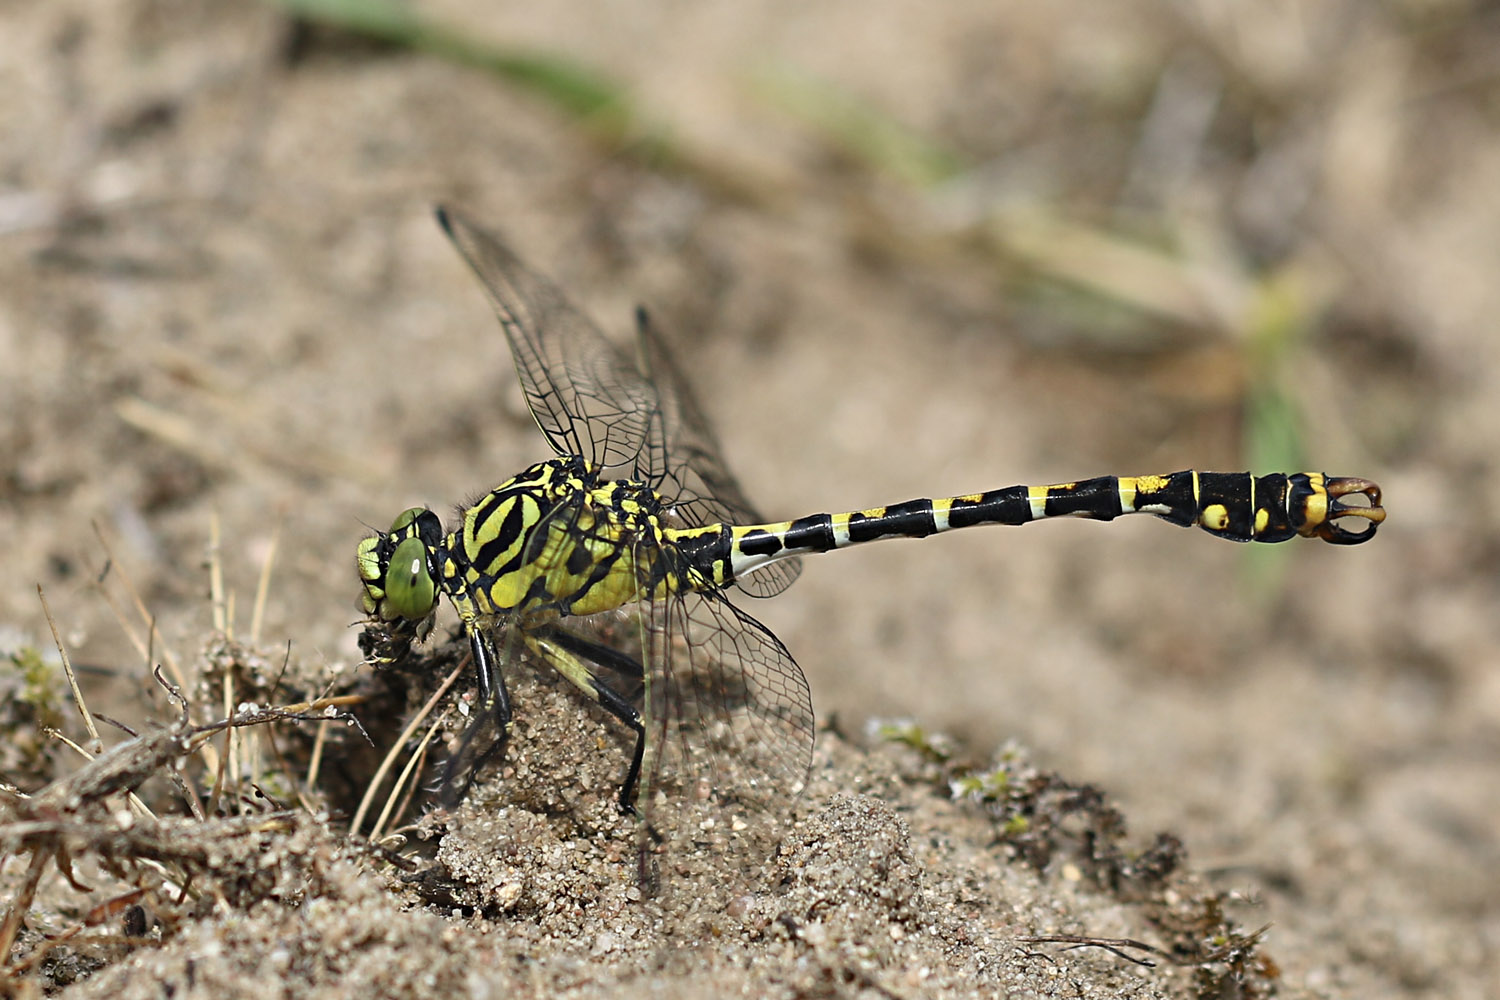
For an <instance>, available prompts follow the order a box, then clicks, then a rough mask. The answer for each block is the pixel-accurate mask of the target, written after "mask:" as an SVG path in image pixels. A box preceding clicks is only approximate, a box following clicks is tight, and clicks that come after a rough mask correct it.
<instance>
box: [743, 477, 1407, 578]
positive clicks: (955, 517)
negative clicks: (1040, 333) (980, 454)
mask: <svg viewBox="0 0 1500 1000" xmlns="http://www.w3.org/2000/svg"><path fill="white" fill-rule="evenodd" d="M1350 494H1360V495H1361V496H1363V497H1365V498H1366V502H1364V503H1355V504H1351V503H1346V502H1345V501H1343V500H1342V499H1340V498H1342V497H1344V496H1348V495H1350ZM1379 504H1380V489H1379V487H1377V486H1375V485H1374V484H1373V483H1370V482H1368V481H1366V480H1363V479H1349V478H1338V477H1328V476H1325V475H1323V474H1322V473H1315V472H1314V473H1305V472H1298V473H1292V474H1286V473H1280V472H1277V473H1272V474H1270V475H1265V476H1253V475H1251V474H1250V473H1248V472H1197V471H1194V470H1187V471H1184V472H1173V473H1170V474H1168V475H1160V476H1100V477H1098V478H1096V479H1083V480H1079V481H1078V482H1075V483H1058V484H1054V485H1051V486H1007V487H1005V488H1003V489H998V490H991V491H990V492H988V493H971V494H969V495H967V496H958V497H942V498H939V499H935V500H929V499H919V500H907V501H905V502H904V503H898V504H892V505H890V506H887V507H875V508H872V509H870V510H861V511H850V512H848V513H843V514H812V515H809V516H807V517H801V518H798V519H797V520H795V521H784V522H781V523H779V524H760V525H736V526H734V527H732V528H731V529H730V532H731V534H732V539H733V540H732V552H731V553H730V556H729V560H728V561H729V564H730V566H729V568H730V570H731V571H732V572H731V578H733V577H739V576H743V575H744V574H746V573H750V572H753V571H754V570H756V569H759V568H760V567H761V566H764V565H766V564H768V563H770V562H774V561H775V560H777V559H782V558H787V557H790V556H796V555H804V554H807V553H812V552H827V551H828V550H830V549H841V548H844V547H846V546H849V545H858V544H860V543H862V542H871V541H875V540H876V539H880V538H925V537H926V536H928V535H933V534H937V533H938V532H942V531H949V530H952V529H955V528H968V527H972V526H975V525H980V524H1010V525H1018V524H1027V523H1029V522H1031V521H1041V520H1045V519H1047V518H1053V517H1080V518H1087V519H1089V520H1093V521H1112V520H1114V519H1115V518H1117V517H1120V516H1122V515H1124V514H1137V513H1139V514H1154V515H1156V516H1157V517H1160V518H1162V519H1163V520H1167V521H1171V522H1172V523H1173V524H1179V525H1182V526H1184V527H1187V526H1192V525H1197V526H1198V527H1200V528H1202V529H1203V530H1204V531H1207V532H1208V533H1209V534H1212V535H1217V536H1219V537H1220V538H1228V539H1230V540H1232V541H1237V542H1283V541H1286V540H1287V539H1289V538H1294V537H1296V536H1298V535H1302V536H1304V537H1313V536H1316V537H1319V538H1322V539H1324V540H1325V541H1329V542H1335V543H1339V544H1355V543H1358V542H1362V541H1364V540H1365V539H1367V538H1369V537H1370V536H1372V535H1373V534H1374V531H1373V530H1371V529H1366V530H1364V531H1350V530H1348V529H1346V528H1344V527H1342V526H1340V525H1338V524H1336V523H1335V522H1336V520H1337V519H1338V518H1341V517H1346V516H1353V517H1358V518H1362V519H1364V520H1366V521H1369V522H1370V524H1371V526H1372V527H1373V526H1374V525H1378V524H1379V523H1380V522H1381V521H1382V520H1384V517H1385V511H1384V510H1382V509H1381V507H1380V506H1379Z"/></svg>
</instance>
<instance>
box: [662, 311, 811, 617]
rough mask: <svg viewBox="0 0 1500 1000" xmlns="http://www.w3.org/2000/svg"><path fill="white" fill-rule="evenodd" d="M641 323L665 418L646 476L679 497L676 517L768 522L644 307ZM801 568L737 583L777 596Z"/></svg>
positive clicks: (770, 570) (792, 563)
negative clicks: (727, 461)
mask: <svg viewBox="0 0 1500 1000" xmlns="http://www.w3.org/2000/svg"><path fill="white" fill-rule="evenodd" d="M636 327H637V329H638V331H639V333H640V352H641V359H642V360H641V364H642V368H643V369H644V371H645V372H646V373H647V378H648V379H649V380H650V381H651V383H652V384H653V385H655V386H656V388H657V394H658V398H659V400H660V417H659V419H656V420H653V421H652V422H651V424H650V426H649V427H648V428H647V433H646V445H645V448H644V449H643V450H642V452H641V460H642V464H643V466H644V472H645V474H644V476H643V478H644V479H645V481H646V482H648V483H651V484H652V485H653V486H654V487H655V488H656V490H657V492H659V493H661V494H662V495H663V496H665V497H667V498H668V499H671V500H673V501H674V503H673V509H674V511H675V513H676V516H677V517H678V518H679V519H681V520H682V521H683V522H684V523H685V524H688V525H692V526H695V527H696V526H701V525H705V524H761V523H764V522H765V520H766V519H765V517H764V516H762V515H761V513H760V512H759V511H758V510H756V509H755V507H754V506H753V505H752V504H751V503H750V501H749V499H748V498H746V496H745V491H744V490H743V489H741V487H740V484H739V481H738V480H737V479H735V477H734V475H733V474H732V473H731V472H730V471H729V467H728V466H727V465H726V464H725V462H724V457H723V456H724V453H723V450H722V449H721V448H720V447H719V441H718V438H717V437H716V436H715V435H714V432H713V430H712V428H711V427H710V426H709V423H708V419H707V418H706V417H705V416H704V414H703V409H702V407H700V406H699V405H698V400H697V398H696V397H695V396H694V395H693V391H692V389H691V388H690V387H689V386H688V382H687V379H686V378H685V377H683V374H682V370H681V369H680V368H679V367H678V366H677V363H676V362H675V361H673V360H672V355H671V352H669V351H668V350H667V348H666V344H665V343H664V342H663V340H662V337H661V334H660V333H659V332H657V330H656V328H655V326H653V325H652V323H651V318H650V316H649V315H647V313H646V311H645V310H644V309H638V310H636ZM801 572H802V560H800V559H797V558H791V559H782V560H779V561H777V562H774V563H771V564H770V565H768V566H766V567H764V568H763V569H760V570H757V571H756V572H754V573H752V574H750V575H749V576H747V577H745V578H744V579H742V580H736V581H735V586H736V587H738V588H739V589H740V590H741V591H743V592H744V593H746V594H748V595H750V596H751V597H774V596H775V595H777V594H779V593H781V592H782V591H783V590H785V589H786V588H787V587H789V586H791V584H792V581H793V580H795V579H797V576H798V574H799V573H801Z"/></svg>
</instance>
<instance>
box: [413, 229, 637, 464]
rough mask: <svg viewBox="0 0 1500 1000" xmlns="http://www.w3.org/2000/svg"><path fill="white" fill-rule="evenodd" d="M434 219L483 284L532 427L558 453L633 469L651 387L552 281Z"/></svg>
mask: <svg viewBox="0 0 1500 1000" xmlns="http://www.w3.org/2000/svg"><path fill="white" fill-rule="evenodd" d="M437 217H438V222H439V223H440V224H441V225H442V227H443V230H444V231H445V232H446V233H447V234H448V238H449V239H451V240H452V241H453V245H454V246H456V247H457V248H458V250H459V253H461V254H463V256H464V259H465V260H467V261H468V262H469V266H470V267H472V268H473V269H474V273H475V274H477V275H478V276H479V280H480V281H481V282H482V283H483V284H484V287H485V291H486V292H488V294H489V298H490V302H491V303H492V304H493V305H494V307H495V312H496V313H497V314H498V315H499V317H500V324H501V326H503V327H504V328H505V336H506V337H507V338H508V339H509V340H510V349H511V353H512V354H513V355H514V356H515V361H516V373H517V374H518V375H519V376H520V378H521V387H522V389H524V390H525V392H526V401H527V404H528V405H529V406H530V407H531V413H532V416H534V417H535V418H536V422H537V426H538V427H540V428H541V430H542V433H543V434H544V435H546V438H547V441H548V442H549V443H550V444H551V445H552V449H553V451H555V452H557V453H558V454H559V455H579V456H582V457H583V458H587V459H589V460H591V461H593V462H595V463H597V464H598V465H600V466H602V467H604V468H605V469H616V470H618V469H620V468H627V469H631V470H634V469H635V468H636V466H637V462H638V459H639V457H640V455H641V449H642V447H643V446H644V444H645V441H646V435H647V427H648V425H650V424H651V422H652V420H653V418H654V416H655V415H656V414H657V413H658V412H659V411H660V406H661V404H660V401H659V399H658V398H657V392H656V389H655V387H653V386H652V385H651V383H650V382H648V381H647V380H646V379H644V378H642V377H641V373H640V372H639V371H637V370H636V367H635V366H634V365H633V364H631V363H630V362H629V361H628V360H626V358H625V357H624V356H623V355H622V354H621V353H620V352H619V351H618V350H616V349H615V347H614V346H613V345H612V344H610V342H609V341H607V340H605V339H604V335H603V334H601V333H600V332H599V330H598V328H597V327H595V326H594V324H593V322H592V321H590V320H589V318H588V317H587V316H585V315H583V313H581V312H579V311H578V310H577V309H575V308H574V307H573V306H572V304H571V303H569V302H568V300H567V299H566V297H564V295H563V293H562V292H561V291H560V290H559V289H558V288H557V286H555V285H553V284H552V282H550V281H548V280H547V279H546V278H543V277H541V276H540V275H537V274H533V273H532V272H531V271H530V270H528V269H527V267H526V266H525V265H524V264H522V263H521V261H520V259H519V258H517V257H516V255H515V254H513V253H511V252H510V250H509V249H507V248H506V247H505V246H504V245H503V244H502V243H501V242H500V241H499V240H498V239H496V238H495V237H494V236H492V235H491V234H490V233H488V232H486V231H485V230H483V229H481V228H479V227H478V226H476V225H474V224H473V223H471V222H469V221H468V220H467V219H465V218H464V217H463V216H461V215H459V214H457V213H455V212H453V211H451V210H448V209H445V208H441V207H439V208H438V210H437Z"/></svg>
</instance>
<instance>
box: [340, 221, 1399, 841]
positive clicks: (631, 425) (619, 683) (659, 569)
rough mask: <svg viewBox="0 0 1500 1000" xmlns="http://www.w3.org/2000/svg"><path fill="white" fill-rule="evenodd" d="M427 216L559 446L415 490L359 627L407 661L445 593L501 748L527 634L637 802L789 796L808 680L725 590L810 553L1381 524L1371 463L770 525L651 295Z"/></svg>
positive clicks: (623, 802) (1183, 478) (364, 545)
mask: <svg viewBox="0 0 1500 1000" xmlns="http://www.w3.org/2000/svg"><path fill="white" fill-rule="evenodd" d="M437 220H438V222H439V224H440V225H441V226H442V228H443V230H444V232H446V233H447V235H448V237H449V239H450V240H451V241H452V242H453V244H454V245H455V246H456V247H457V249H458V251H459V253H460V254H461V255H462V256H463V257H464V258H465V260H467V262H468V263H469V265H470V266H471V267H472V268H473V270H474V272H475V273H476V274H477V275H478V277H479V280H480V282H481V284H482V285H483V286H484V289H485V291H486V293H487V294H488V297H489V299H490V302H491V304H492V305H493V307H494V309H495V312H496V313H497V315H498V316H499V319H500V326H501V328H502V330H503V331H504V333H505V336H506V338H507V340H508V341H509V345H510V350H511V353H512V355H513V357H514V361H515V366H516V372H517V375H518V376H519V378H520V382H521V387H522V389H523V391H524V394H525V397H526V401H527V404H528V406H529V408H530V411H531V415H532V416H533V417H534V418H535V420H536V424H537V427H538V428H539V429H540V430H541V433H542V436H543V437H544V438H546V440H547V443H548V444H549V445H550V447H551V450H552V452H553V457H551V458H548V459H546V460H544V461H541V462H538V463H536V464H535V465H532V466H531V467H530V468H527V469H525V470H523V471H522V472H520V473H519V474H518V475H515V476H513V477H511V478H510V479H507V480H505V481H504V482H503V483H501V484H500V485H498V486H496V487H495V488H494V489H492V490H490V491H489V492H488V493H486V494H484V495H483V496H481V497H480V498H479V499H478V500H477V501H475V502H473V503H472V504H469V505H468V506H466V507H463V508H461V509H460V510H459V511H458V515H457V520H456V523H454V524H453V525H452V527H451V528H446V529H445V527H444V525H443V523H442V520H441V518H440V517H439V515H438V514H437V513H435V512H434V511H433V510H432V509H430V508H427V507H412V508H410V509H407V510H405V511H402V512H401V513H400V514H399V515H398V516H397V517H396V518H395V520H394V521H393V522H392V524H391V526H390V529H389V530H388V531H382V532H377V533H376V534H374V535H372V536H370V537H367V538H365V539H364V540H363V541H361V542H360V543H359V548H358V555H357V565H358V572H359V579H360V587H361V590H360V605H361V607H362V609H363V611H364V614H365V616H366V620H365V631H364V634H363V635H362V637H361V645H362V648H363V649H364V652H365V654H366V656H367V658H368V659H369V660H370V661H372V662H374V663H377V664H383V663H391V662H394V661H397V660H400V659H402V658H404V657H405V656H406V655H407V654H408V653H409V652H410V649H411V646H412V644H413V643H417V642H421V641H423V640H425V639H426V638H427V637H428V635H429V634H430V633H431V631H432V629H433V624H434V621H435V617H436V614H437V611H438V606H439V604H440V602H441V600H442V599H443V598H444V597H446V598H447V600H448V602H449V604H451V605H452V607H453V609H454V610H455V611H456V612H457V615H458V619H459V622H460V624H461V627H462V630H463V634H464V636H465V637H466V639H467V643H468V647H469V652H470V654H471V655H472V658H473V663H474V668H475V672H476V683H477V703H478V704H477V707H478V715H477V716H476V721H475V723H473V726H475V727H477V726H478V725H480V724H483V723H484V722H485V721H486V720H488V721H489V722H490V723H492V724H493V725H494V726H495V727H497V729H498V732H499V734H500V735H499V738H498V740H497V742H496V746H497V747H498V746H500V745H502V744H503V742H504V740H505V739H506V737H507V735H508V733H509V729H510V725H511V721H512V719H513V717H514V706H513V705H512V703H511V698H510V695H509V692H508V690H507V688H506V668H507V666H508V665H509V664H510V663H511V662H513V661H515V660H516V659H517V658H518V657H519V656H520V655H521V653H522V651H524V652H525V654H528V655H529V657H530V658H532V659H534V660H537V661H540V662H541V663H544V664H546V665H548V666H549V667H551V668H552V669H554V670H555V671H557V673H558V674H560V675H561V676H562V677H564V678H566V679H567V680H568V681H570V682H571V683H572V684H573V685H575V686H576V687H577V688H578V689H579V690H580V691H581V692H583V694H584V695H585V696H587V697H588V698H590V699H592V700H594V701H596V702H597V703H598V704H599V705H600V706H601V707H602V708H603V710H604V711H605V712H606V713H608V714H609V715H610V716H612V717H614V718H615V719H616V720H618V721H619V722H620V723H621V724H623V725H624V726H625V727H626V729H627V730H628V731H629V733H628V735H630V736H633V747H632V749H631V751H630V758H629V761H628V763H627V764H626V766H625V774H624V778H623V780H622V781H621V783H620V787H619V792H618V797H617V803H618V806H619V808H620V810H621V811H623V812H626V813H634V812H636V806H637V802H638V800H639V799H640V798H642V797H650V794H652V793H654V791H656V790H660V789H666V788H677V789H683V788H702V787H703V786H704V785H705V784H707V786H708V787H710V788H711V789H712V790H713V792H714V793H715V794H723V795H726V796H729V797H731V798H732V799H733V801H735V802H737V803H740V804H742V805H745V806H746V807H750V808H754V807H761V808H766V807H770V806H772V805H773V804H774V803H775V802H778V801H781V800H782V799H784V798H786V797H789V796H791V795H794V794H796V792H798V791H800V789H801V787H802V785H803V784H804V782H805V780H806V778H807V776H808V773H809V770H810V767H811V763H812V752H813V745H814V716H813V706H812V696H811V693H810V690H809V687H808V683H807V678H806V677H805V676H804V674H803V672H802V669H801V668H800V667H799V666H798V665H797V662H796V660H794V659H793V657H792V655H791V653H790V652H788V650H787V648H786V646H785V645H784V644H783V643H782V642H781V640H780V639H778V638H777V637H776V636H775V635H774V634H773V633H772V632H771V631H770V630H769V629H768V628H766V627H765V626H764V625H762V624H761V623H760V622H758V621H756V620H755V619H754V618H753V617H751V616H750V615H749V614H747V613H746V612H745V611H743V610H742V609H741V608H740V607H739V606H738V604H737V603H736V602H737V601H738V600H739V599H740V598H742V597H750V598H767V597H772V596H775V595H777V594H780V593H781V592H782V591H784V590H785V589H786V588H787V587H788V586H790V585H791V584H792V582H793V581H794V580H795V579H796V578H797V576H798V574H799V572H800V571H801V558H802V557H803V556H805V555H809V554H812V553H818V552H827V551H829V550H832V549H842V548H847V547H850V546H854V545H860V544H863V543H866V542H872V541H876V540H879V539H885V538H922V537H926V536H928V535H933V534H939V533H942V532H946V531H952V530H956V529H960V528H967V527H972V526H977V525H985V524H1002V525H1021V524H1028V523H1030V522H1032V521H1041V520H1046V519H1049V518H1056V517H1074V518H1087V519H1092V520H1100V521H1108V520H1112V519H1114V518H1116V517H1120V516H1122V515H1125V514H1134V513H1144V514H1153V515H1155V516H1157V517H1158V518H1161V519H1163V520H1166V521H1169V522H1172V523H1173V524H1178V525H1183V526H1197V527H1199V528H1201V529H1203V530H1204V531H1207V532H1208V533H1209V534H1212V535H1215V536H1217V537H1219V538H1226V539H1231V540H1234V541H1240V542H1281V541H1286V540H1288V539H1291V538H1296V537H1304V538H1318V539H1322V540H1323V541H1325V542H1331V543H1333V544H1337V545H1353V544H1359V543H1362V542H1366V541H1369V540H1370V539H1371V538H1373V537H1374V535H1375V531H1376V528H1377V527H1378V526H1379V525H1380V524H1381V523H1382V522H1383V521H1384V519H1385V510H1384V508H1383V507H1382V506H1381V491H1380V487H1379V486H1378V485H1376V484H1375V483H1373V482H1370V481H1369V480H1366V479H1361V478H1355V477H1340V476H1328V475H1325V474H1322V473H1310V472H1308V473H1291V474H1287V473H1270V474H1265V475H1253V474H1251V473H1248V472H1236V473H1218V472H1199V471H1194V470H1187V471H1183V472H1174V473H1170V474H1165V475H1147V476H1134V477H1119V476H1102V477H1098V478H1093V479H1085V480H1080V481H1077V482H1071V483H1060V484H1055V485H1049V486H1025V485H1021V486H1008V487H1005V488H1002V489H996V490H990V491H987V492H983V493H974V494H969V495H965V496H954V497H945V498H938V499H915V500H907V501H904V502H901V503H895V504H890V505H887V506H883V507H872V508H869V509H866V510H858V511H849V512H845V513H838V514H810V515H807V516H805V517H799V518H796V519H794V520H790V521H780V522H769V521H767V520H766V519H765V518H764V517H763V516H761V515H760V514H759V513H758V512H757V511H756V509H755V508H754V507H753V506H752V505H751V504H750V502H749V500H748V499H746V496H745V493H744V491H743V490H742V488H741V487H740V484H739V482H738V481H737V480H736V479H735V477H734V476H733V475H732V474H731V473H730V471H729V468H728V467H727V465H726V464H725V461H724V459H723V457H722V452H721V449H720V447H719V442H718V440H717V439H716V437H715V435H714V433H713V431H712V429H711V428H710V425H709V423H708V421H707V420H706V419H705V417H704V412H703V409H702V408H701V406H700V405H699V403H698V401H697V399H696V398H695V397H694V395H693V393H692V391H691V390H690V388H689V386H688V384H687V381H686V379H685V378H684V375H683V372H682V370H681V368H680V367H679V366H678V365H677V363H676V362H675V360H674V358H673V356H672V354H671V352H670V351H669V350H668V348H667V345H666V342H665V341H664V339H663V337H662V336H661V335H660V333H659V332H658V331H657V330H656V328H655V326H654V325H653V323H652V322H651V319H650V317H649V316H648V315H647V313H646V312H645V311H644V310H642V309H637V310H636V328H637V338H636V344H635V348H636V350H635V353H634V356H633V357H632V356H631V355H630V354H628V353H627V352H625V351H623V350H621V349H619V348H617V347H616V346H615V345H614V344H613V343H612V342H611V341H609V340H608V339H607V338H606V337H605V336H604V335H603V334H602V333H601V332H600V331H599V329H598V328H597V327H596V326H595V325H594V323H593V322H592V321H590V320H589V319H588V318H587V317H586V316H585V315H584V313H582V312H581V311H579V310H578V309H577V308H576V307H575V306H574V305H572V304H571V303H570V302H569V300H568V299H567V297H566V296H565V295H564V294H563V293H562V292H561V291H560V290H559V289H558V288H557V286H555V285H554V284H553V283H552V282H550V281H549V280H547V279H546V278H544V277H542V276H540V275H538V274H536V273H535V272H533V271H532V270H530V269H529V268H528V267H527V266H526V265H525V264H523V263H522V262H521V261H520V259H518V258H517V256H516V255H515V254H514V253H513V252H512V251H511V250H510V249H509V248H508V247H507V246H506V244H505V243H504V242H503V241H502V240H501V239H500V238H499V237H497V236H496V235H494V234H493V233H491V232H489V231H487V230H485V229H483V228H481V227H480V226H478V225H476V224H474V223H473V222H471V221H469V220H468V219H467V218H465V217H464V216H463V215H461V214H459V213H458V212H456V211H452V210H450V209H447V208H442V207H439V208H438V209H437ZM591 623H592V624H591ZM601 623H602V624H601ZM473 731H474V730H473V729H472V728H471V730H470V733H468V734H465V736H464V737H463V738H462V740H461V744H464V745H467V744H468V743H469V738H470V735H471V734H472V732H473ZM726 786H730V787H726Z"/></svg>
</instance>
